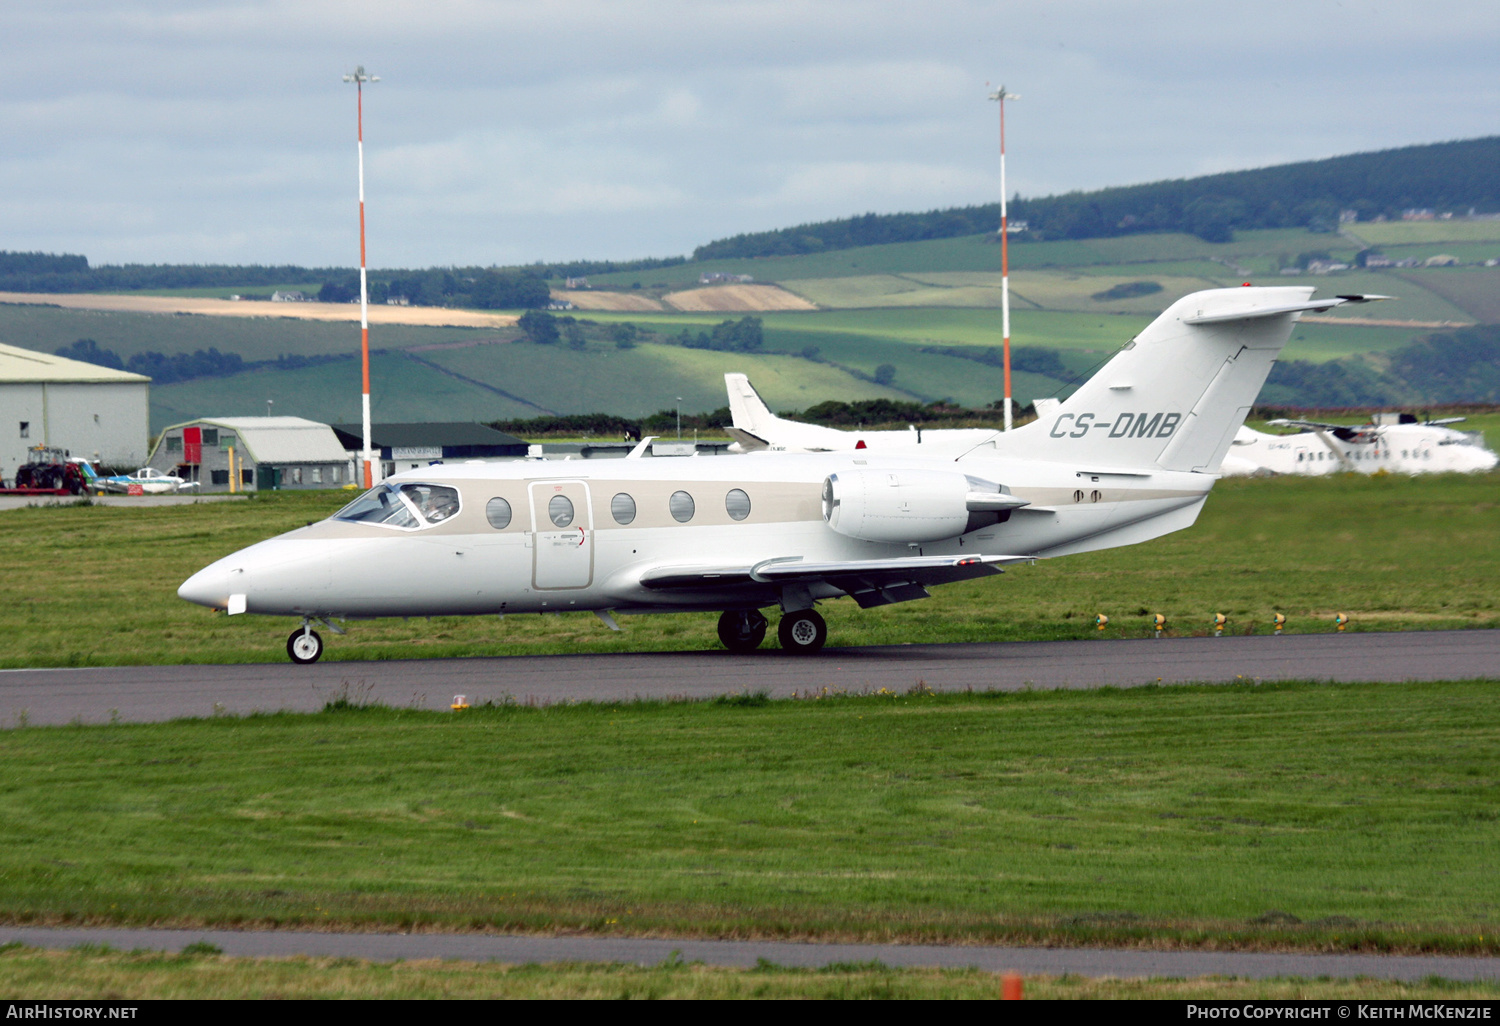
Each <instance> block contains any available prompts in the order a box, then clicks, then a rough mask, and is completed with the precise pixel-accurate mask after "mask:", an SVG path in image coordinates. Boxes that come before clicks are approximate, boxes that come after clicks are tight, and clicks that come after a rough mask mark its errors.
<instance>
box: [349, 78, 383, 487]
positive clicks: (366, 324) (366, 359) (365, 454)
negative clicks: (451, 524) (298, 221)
mask: <svg viewBox="0 0 1500 1026" xmlns="http://www.w3.org/2000/svg"><path fill="white" fill-rule="evenodd" d="M344 81H345V82H353V83H354V88H355V91H356V93H357V94H358V103H359V113H358V117H359V121H358V127H359V132H358V137H357V138H358V147H359V356H360V366H361V370H362V372H363V375H364V391H363V393H362V395H361V399H360V407H361V408H360V413H361V416H362V418H363V423H364V448H363V449H362V450H361V451H360V459H361V461H362V462H363V463H364V482H365V487H366V488H369V487H371V486H373V485H374V484H375V480H374V474H373V473H372V471H371V469H370V464H371V462H372V461H373V454H372V453H371V452H370V288H369V280H368V276H367V274H366V270H365V83H366V82H379V81H380V76H379V75H371V74H367V73H366V72H365V66H364V65H363V64H361V65H360V66H359V67H357V68H355V69H354V70H353V71H352V72H350V73H349V74H347V75H345V76H344Z"/></svg>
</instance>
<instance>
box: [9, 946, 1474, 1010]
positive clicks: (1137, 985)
mask: <svg viewBox="0 0 1500 1026" xmlns="http://www.w3.org/2000/svg"><path fill="white" fill-rule="evenodd" d="M1024 986H1025V994H1026V997H1028V998H1033V999H1039V1000H1059V999H1064V1000H1065V999H1070V998H1077V999H1088V1000H1098V999H1104V1000H1111V999H1121V998H1140V999H1156V1000H1179V1001H1180V1000H1182V999H1184V998H1196V999H1205V998H1212V999H1218V1000H1234V1001H1250V1000H1256V1001H1267V1000H1300V1001H1307V1000H1314V1001H1332V1000H1338V999H1358V1000H1363V1001H1371V1000H1401V1001H1417V1000H1449V1001H1452V1000H1483V999H1485V998H1493V997H1494V996H1495V995H1496V993H1497V990H1496V988H1495V987H1494V985H1492V984H1487V983H1456V982H1450V981H1444V980H1425V981H1423V982H1421V983H1397V982H1386V981H1379V980H1305V979H1278V980H1244V979H1225V978H1212V977H1210V978H1201V979H1191V980H1171V979H1145V980H1137V979H1129V980H1121V979H1109V978H1105V979H1091V978H1087V977H1082V976H1028V977H1026V979H1025V982H1024ZM1000 987H1001V974H999V973H988V972H982V971H980V970H972V969H895V968H889V967H886V966H883V965H880V964H879V963H874V964H867V965H840V966H830V967H828V968H825V969H787V968H781V967H778V966H775V965H771V964H763V965H760V966H757V967H755V968H753V969H722V968H715V967H711V966H705V965H695V964H688V963H673V962H664V963H663V964H661V965H659V966H634V965H620V964H609V965H596V964H586V963H585V964H579V963H549V964H544V965H524V966H515V965H502V964H497V963H493V962H477V963H476V962H457V961H442V962H440V961H435V960H434V961H426V962H422V961H405V962H396V963H382V962H365V961H361V960H357V959H349V958H287V959H249V958H230V957H226V956H223V955H216V954H213V953H211V952H189V953H184V954H180V955H169V954H160V953H156V952H118V951H101V950H97V949H78V950H73V951H40V950H37V949H34V948H21V947H16V948H10V949H8V950H7V949H0V990H4V991H5V992H6V993H11V994H27V995H29V996H31V997H33V998H35V999H37V1000H49V999H50V1000H58V999H72V1000H79V999H97V998H100V997H105V996H108V997H110V998H111V999H113V1000H137V999H147V1000H162V999H178V1000H181V999H188V1000H193V999H197V1000H204V999H209V1000H222V999H241V1000H243V999H252V1000H259V999H279V1000H284V999H307V998H345V999H349V998H353V999H361V998H362V999H366V1000H369V999H372V998H381V999H393V1000H411V999H414V998H481V999H486V998H487V999H496V998H510V999H516V998H519V999H532V1000H535V999H539V998H553V999H556V998H571V999H606V1000H607V999H617V1000H618V999H655V1000H663V999H673V998H676V999H688V1000H741V999H746V998H759V999H771V1000H776V999H792V998H801V999H807V998H813V999H818V998H821V999H835V1000H858V999H876V1000H890V999H905V1000H916V999H924V998H925V999H934V998H946V999H970V1000H976V999H977V1000H985V999H993V998H994V997H996V996H997V995H998V994H999V993H1000Z"/></svg>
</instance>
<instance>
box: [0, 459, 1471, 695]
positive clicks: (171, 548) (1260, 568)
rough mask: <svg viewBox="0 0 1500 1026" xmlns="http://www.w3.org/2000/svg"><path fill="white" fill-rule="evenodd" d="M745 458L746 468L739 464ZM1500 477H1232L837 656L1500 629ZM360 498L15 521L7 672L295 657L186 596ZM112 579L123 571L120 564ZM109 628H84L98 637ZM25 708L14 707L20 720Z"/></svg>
mask: <svg viewBox="0 0 1500 1026" xmlns="http://www.w3.org/2000/svg"><path fill="white" fill-rule="evenodd" d="M725 458H729V457H725ZM1495 487H1496V475H1494V474H1488V475H1480V476H1472V477H1460V476H1436V477H1426V478H1407V477H1398V476H1389V477H1383V478H1372V477H1366V476H1363V475H1357V474H1348V475H1337V476H1334V477H1325V478H1291V477H1287V478H1269V479H1248V478H1241V479H1231V480H1225V481H1220V482H1219V483H1218V484H1217V485H1216V486H1215V487H1214V490H1213V493H1212V495H1211V496H1210V497H1209V500H1208V504H1207V506H1206V507H1205V509H1204V511H1203V513H1202V515H1201V516H1200V517H1199V520H1198V523H1197V524H1196V525H1194V526H1193V527H1191V528H1189V529H1188V530H1186V531H1180V532H1178V533H1176V534H1171V535H1168V536H1166V537H1164V538H1160V539H1157V540H1156V541H1153V542H1149V543H1147V544H1145V545H1137V546H1131V547H1127V548H1122V549H1115V550H1106V551H1103V552H1094V553H1087V554H1084V555H1079V556H1069V557H1065V558H1061V559H1055V560H1044V561H1041V562H1039V563H1038V564H1037V565H1035V566H1019V567H1013V568H1011V569H1010V571H1009V572H1008V573H1006V574H1005V575H1004V576H1002V577H999V578H995V579H991V580H984V581H974V582H966V583H962V584H955V585H947V586H944V587H941V588H937V589H935V590H934V591H933V597H932V598H930V599H926V600H923V601H920V602H911V603H902V604H899V605H894V606H887V607H883V608H879V609H870V610H859V609H857V608H855V606H854V605H853V603H852V602H850V601H847V600H839V601H836V602H832V603H826V604H825V605H824V606H823V608H822V611H823V613H824V615H825V616H826V617H827V618H828V622H829V644H830V645H832V646H840V645H872V644H900V643H903V642H922V643H926V642H961V641H988V642H993V641H1030V640H1060V639H1080V638H1087V637H1093V636H1095V635H1096V634H1097V633H1098V632H1096V631H1095V630H1094V625H1093V619H1094V616H1095V614H1097V613H1100V612H1103V613H1106V614H1108V615H1109V617H1110V626H1109V629H1108V630H1107V631H1106V632H1105V635H1104V636H1106V637H1148V636H1149V635H1150V634H1151V626H1150V618H1151V616H1152V614H1154V613H1157V612H1161V613H1163V614H1165V615H1166V616H1167V617H1168V619H1169V622H1170V626H1171V630H1172V631H1173V632H1175V633H1180V634H1183V635H1192V634H1195V633H1200V632H1204V631H1206V630H1207V624H1208V621H1209V619H1210V618H1211V617H1212V615H1213V614H1214V613H1215V612H1222V613H1224V614H1226V615H1227V616H1228V617H1229V618H1230V622H1231V628H1230V629H1231V630H1232V631H1234V632H1253V633H1266V632H1268V631H1269V630H1270V627H1269V621H1270V618H1271V615H1272V613H1274V612H1278V611H1279V612H1282V613H1284V614H1285V615H1286V616H1287V617H1288V619H1289V623H1288V630H1290V631H1292V632H1294V633H1306V632H1322V631H1331V630H1332V629H1333V622H1332V618H1333V615H1334V613H1336V612H1344V613H1347V614H1348V615H1349V616H1350V617H1351V618H1352V626H1351V629H1353V630H1400V629H1425V628H1465V627H1475V628H1494V627H1500V532H1496V530H1495ZM347 500H348V493H346V492H338V491H331V492H308V493H295V492H280V493H267V494H264V495H257V496H256V497H255V498H254V499H251V500H248V501H243V502H234V503H202V504H197V505H189V506H179V507H169V508H153V509H131V508H123V507H119V506H88V507H74V506H63V507H33V508H23V509H16V510H9V511H5V512H0V563H3V565H4V566H5V567H6V568H7V569H6V580H7V586H8V594H9V596H10V601H8V602H7V603H6V604H5V606H4V607H3V608H0V637H4V638H5V639H6V641H5V644H4V645H3V646H0V667H29V666H108V665H122V664H163V663H239V662H276V663H279V662H281V661H283V660H284V659H285V653H284V651H283V650H282V645H281V641H282V639H283V637H284V635H285V633H286V632H287V631H288V630H290V626H288V625H289V624H291V622H292V621H290V620H279V619H274V618H273V619H263V618H260V617H252V616H240V617H224V616H216V615H214V614H212V613H210V612H209V611H208V610H205V609H202V608H199V607H196V606H191V605H189V604H188V603H185V602H183V601H182V600H180V599H178V598H177V594H176V590H177V586H178V585H179V584H181V583H182V581H184V580H186V579H187V578H188V577H189V576H190V575H191V574H193V573H195V572H196V571H198V570H199V569H201V568H202V567H204V566H206V565H207V564H208V563H210V562H212V561H213V560H215V559H218V558H220V557H221V556H225V555H228V554H229V553H231V552H234V551H236V550H238V549H241V548H243V547H245V546H247V545H250V544H252V543H254V542H256V541H259V540H261V539H264V538H268V537H271V536H273V535H276V534H280V533H282V532H284V531H288V530H291V529H292V528H295V527H300V526H302V525H303V524H305V523H307V522H308V521H309V520H314V519H321V518H323V517H325V516H328V515H330V514H331V513H333V512H334V511H335V510H337V509H338V508H339V507H340V506H342V505H344V503H345V502H347ZM106 567H107V568H108V572H103V570H102V568H106ZM715 621H716V616H715V615H714V614H711V613H705V614H679V615H670V616H641V617H631V618H629V619H628V621H627V623H626V624H625V628H626V629H625V630H624V631H623V632H621V633H616V632H613V631H609V630H607V629H605V628H604V627H603V626H601V625H600V624H599V622H598V621H597V620H596V619H595V618H594V617H593V616H591V615H588V614H581V613H580V614H565V615H562V616H534V617H531V616H512V617H508V618H507V619H505V620H504V621H503V622H500V621H497V620H495V619H493V618H485V617H476V618H464V617H437V618H434V619H432V620H431V621H427V620H420V621H404V620H399V619H393V620H371V621H361V622H360V623H358V624H354V625H352V630H351V632H350V634H349V636H348V637H346V638H340V639H338V640H337V641H334V642H332V643H331V644H330V646H329V651H328V653H327V655H326V656H325V657H324V658H325V659H326V660H349V661H353V662H357V661H359V660H365V659H401V658H418V657H427V656H433V657H438V656H466V655H504V654H510V653H514V654H541V653H547V652H618V651H667V650H715V649H717V648H718V647H719V644H718V641H717V639H716V637H715V634H714V624H715ZM80 624H83V625H87V629H80V628H79V625H80ZM14 715H15V711H14V710H0V718H4V720H5V721H6V722H9V718H10V717H13V716H14Z"/></svg>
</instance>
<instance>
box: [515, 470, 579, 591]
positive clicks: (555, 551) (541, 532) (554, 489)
mask: <svg viewBox="0 0 1500 1026" xmlns="http://www.w3.org/2000/svg"><path fill="white" fill-rule="evenodd" d="M530 495H531V537H532V552H533V553H534V555H533V557H532V560H533V562H532V573H531V583H532V586H533V587H535V588H537V589H538V590H545V589H549V588H587V587H588V586H589V585H590V584H592V583H593V580H594V512H593V505H592V503H591V502H590V501H589V498H590V496H589V486H588V485H587V484H585V483H584V482H582V481H533V482H532V483H531V486H530Z"/></svg>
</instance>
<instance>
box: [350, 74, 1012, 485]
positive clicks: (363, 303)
mask: <svg viewBox="0 0 1500 1026" xmlns="http://www.w3.org/2000/svg"><path fill="white" fill-rule="evenodd" d="M344 81H345V82H353V83H354V88H355V92H356V93H357V94H358V97H359V356H360V367H361V369H362V371H363V373H364V393H363V395H362V396H361V397H360V406H361V410H360V412H361V415H362V416H363V418H364V429H365V447H364V450H363V451H362V452H361V453H360V456H361V458H362V459H363V461H364V465H365V473H364V478H365V487H366V488H370V487H372V486H373V485H374V484H375V475H374V473H373V472H372V471H371V469H370V464H371V462H372V460H373V458H374V456H373V454H372V453H371V452H370V288H369V281H368V278H367V275H366V271H365V83H366V82H379V81H380V76H379V75H369V74H366V73H365V66H364V65H363V64H361V65H360V66H359V67H357V68H355V69H354V71H353V72H352V73H350V74H348V75H345V76H344ZM1006 352H1009V350H1006ZM1007 373H1008V372H1007ZM1007 380H1008V379H1007Z"/></svg>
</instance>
